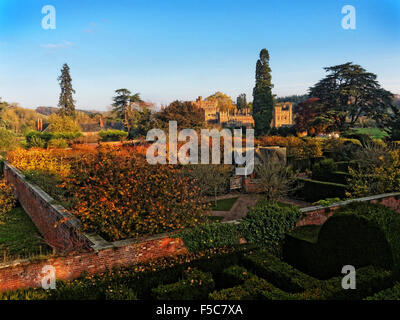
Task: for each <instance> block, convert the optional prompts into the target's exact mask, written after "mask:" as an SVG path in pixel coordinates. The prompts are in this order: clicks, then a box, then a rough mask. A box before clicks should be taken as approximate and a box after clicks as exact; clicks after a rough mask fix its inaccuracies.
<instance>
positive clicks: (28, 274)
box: [0, 236, 187, 291]
mask: <svg viewBox="0 0 400 320" xmlns="http://www.w3.org/2000/svg"><path fill="white" fill-rule="evenodd" d="M186 252H187V250H186V248H185V247H184V245H183V241H182V240H181V239H171V238H168V237H166V236H159V237H157V238H153V239H147V240H143V241H139V242H138V241H120V242H114V243H113V245H111V246H109V247H108V248H103V249H101V250H98V251H89V252H82V253H79V254H76V253H75V254H69V255H66V256H60V257H55V258H50V259H46V260H41V261H36V262H32V261H21V262H16V263H14V264H10V265H5V266H0V291H8V290H16V289H22V288H29V287H41V279H42V277H43V276H44V274H42V273H41V272H42V268H43V267H44V266H46V265H51V266H53V267H54V268H55V272H56V279H58V280H71V279H75V278H78V277H79V276H80V275H81V274H82V272H83V271H85V272H87V273H89V274H95V273H99V272H103V271H106V268H108V269H111V268H113V267H121V266H129V265H133V264H136V263H139V262H146V261H148V260H150V259H155V258H159V257H163V256H168V255H176V254H184V253H186Z"/></svg>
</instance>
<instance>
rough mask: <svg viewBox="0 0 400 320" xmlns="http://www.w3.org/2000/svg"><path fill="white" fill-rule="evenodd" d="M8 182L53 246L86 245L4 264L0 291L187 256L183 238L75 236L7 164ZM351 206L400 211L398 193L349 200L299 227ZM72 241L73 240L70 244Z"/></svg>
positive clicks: (46, 199)
mask: <svg viewBox="0 0 400 320" xmlns="http://www.w3.org/2000/svg"><path fill="white" fill-rule="evenodd" d="M4 173H5V178H6V180H7V181H8V183H10V184H12V185H13V186H14V188H15V193H16V195H17V197H18V199H19V201H20V203H21V205H22V206H23V207H24V209H25V211H26V212H27V213H28V214H29V216H30V217H31V219H32V221H33V222H34V223H35V225H36V226H37V227H38V229H39V231H40V232H41V234H42V235H43V236H44V238H45V239H46V240H47V241H54V239H56V241H55V242H56V243H58V244H61V247H63V246H64V249H69V248H70V246H71V245H73V246H74V245H76V244H82V243H84V244H86V245H87V246H88V248H87V249H85V250H84V251H81V252H79V253H70V254H65V255H63V256H56V257H52V258H48V259H43V260H37V261H29V260H25V261H14V262H13V263H9V264H4V265H0V291H7V290H15V289H20V288H28V287H39V286H41V279H42V276H43V275H42V274H41V271H42V268H43V267H44V266H45V265H51V266H53V267H54V268H55V270H56V278H57V279H61V280H71V279H74V278H77V277H79V276H80V275H81V274H82V272H83V271H85V272H88V273H90V274H95V273H99V272H103V271H105V270H106V269H111V268H113V267H122V266H129V265H134V264H136V263H140V262H146V261H149V260H150V259H156V258H160V257H164V256H169V255H177V254H185V253H187V249H186V248H185V246H184V243H183V241H182V240H181V239H178V238H170V236H169V235H158V236H155V237H152V238H143V239H141V240H132V239H128V240H122V241H116V242H112V243H111V242H107V241H106V240H104V239H103V238H101V237H100V236H98V235H95V234H81V233H79V232H78V231H77V227H78V225H79V220H77V219H76V218H74V217H71V215H70V214H69V213H68V212H67V211H66V210H65V209H64V208H63V207H61V206H56V205H53V204H51V203H52V201H53V199H52V198H51V197H50V196H49V195H48V194H46V193H45V192H43V191H42V190H41V189H40V188H38V187H36V186H34V185H32V184H30V183H28V182H27V181H26V180H25V178H24V176H23V175H22V174H21V173H20V172H19V171H18V170H17V169H15V168H14V167H12V166H11V165H9V164H7V163H5V169H4ZM352 201H371V202H376V203H381V204H383V205H385V206H387V207H389V208H392V209H394V210H396V211H397V212H400V193H392V194H383V195H378V196H373V197H366V198H360V199H355V200H349V201H345V202H341V203H338V204H333V205H332V206H330V207H328V208H324V207H322V206H315V207H309V208H302V209H301V211H302V213H303V218H302V219H300V221H299V222H298V226H303V225H309V224H318V225H320V224H323V223H324V222H325V221H326V220H327V219H328V217H329V216H330V215H332V214H333V212H334V210H336V209H337V208H339V207H340V206H343V205H345V204H347V203H349V202H352ZM66 217H67V218H68V221H67V222H66V223H63V224H60V225H59V226H57V228H54V223H56V222H59V221H60V220H61V219H64V218H66ZM71 238H72V239H73V240H72V241H71ZM75 249H76V248H75Z"/></svg>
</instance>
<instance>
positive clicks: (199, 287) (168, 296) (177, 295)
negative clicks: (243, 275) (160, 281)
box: [152, 268, 215, 300]
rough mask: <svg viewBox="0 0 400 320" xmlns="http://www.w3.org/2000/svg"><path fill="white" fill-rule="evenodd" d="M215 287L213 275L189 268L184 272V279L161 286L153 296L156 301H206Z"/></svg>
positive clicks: (154, 290)
mask: <svg viewBox="0 0 400 320" xmlns="http://www.w3.org/2000/svg"><path fill="white" fill-rule="evenodd" d="M214 287H215V283H214V280H213V278H212V274H211V273H204V272H202V271H199V270H197V269H190V268H189V269H188V270H186V271H185V272H184V279H182V280H181V281H178V282H175V283H172V284H167V285H159V286H158V287H157V288H154V289H153V290H152V294H153V297H154V298H155V299H156V300H197V299H206V298H207V297H208V294H209V293H210V292H211V291H213V290H214Z"/></svg>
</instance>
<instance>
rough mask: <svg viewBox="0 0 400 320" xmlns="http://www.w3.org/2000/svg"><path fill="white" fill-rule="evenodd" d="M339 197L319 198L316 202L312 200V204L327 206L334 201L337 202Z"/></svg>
mask: <svg viewBox="0 0 400 320" xmlns="http://www.w3.org/2000/svg"><path fill="white" fill-rule="evenodd" d="M340 201H341V200H340V198H326V199H323V200H319V201H317V202H314V203H313V205H314V206H323V207H329V206H331V205H332V204H334V203H338V202H340Z"/></svg>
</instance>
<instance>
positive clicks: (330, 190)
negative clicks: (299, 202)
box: [297, 178, 347, 202]
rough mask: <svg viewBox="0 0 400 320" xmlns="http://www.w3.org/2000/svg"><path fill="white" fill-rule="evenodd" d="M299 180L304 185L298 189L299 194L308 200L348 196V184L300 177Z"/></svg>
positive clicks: (314, 200)
mask: <svg viewBox="0 0 400 320" xmlns="http://www.w3.org/2000/svg"><path fill="white" fill-rule="evenodd" d="M298 181H299V182H300V183H301V184H302V185H303V186H302V188H300V190H298V191H297V194H298V196H300V197H302V198H303V199H305V200H306V201H308V202H316V201H319V200H321V199H326V198H345V196H346V189H347V186H346V185H344V184H340V183H332V182H324V181H317V180H312V179H305V178H299V179H298Z"/></svg>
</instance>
